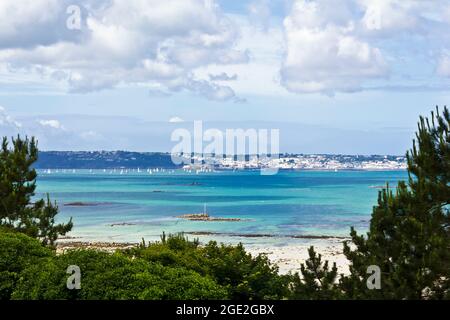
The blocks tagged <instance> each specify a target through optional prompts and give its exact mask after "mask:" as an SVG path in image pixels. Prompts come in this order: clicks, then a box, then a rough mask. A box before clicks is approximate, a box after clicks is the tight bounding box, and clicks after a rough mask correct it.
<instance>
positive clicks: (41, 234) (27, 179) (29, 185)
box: [0, 136, 72, 245]
mask: <svg viewBox="0 0 450 320" xmlns="http://www.w3.org/2000/svg"><path fill="white" fill-rule="evenodd" d="M12 145H13V147H12V148H10V147H9V143H8V139H7V138H6V137H4V138H3V141H2V145H1V149H0V226H3V227H7V228H10V229H14V230H17V231H20V232H23V233H25V234H27V235H30V236H32V237H35V238H38V239H40V240H41V241H42V243H43V244H44V245H53V244H54V241H55V240H56V239H57V238H58V236H59V235H64V234H66V233H67V232H69V231H70V230H71V229H72V219H70V221H69V222H68V223H66V224H55V216H56V214H57V213H58V207H57V206H56V204H52V203H51V202H50V199H49V197H48V196H47V200H44V199H41V200H37V201H35V202H33V201H32V200H33V197H34V196H35V190H36V177H37V173H36V170H35V169H33V168H32V165H33V164H34V162H36V160H37V159H38V148H37V142H36V141H35V139H34V138H31V140H30V139H28V138H27V137H26V138H25V139H21V138H20V136H18V137H17V138H15V139H14V138H13V139H12Z"/></svg>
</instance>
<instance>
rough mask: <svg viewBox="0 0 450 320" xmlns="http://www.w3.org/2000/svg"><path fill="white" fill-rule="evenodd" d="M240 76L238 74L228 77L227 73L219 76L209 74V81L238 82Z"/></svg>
mask: <svg viewBox="0 0 450 320" xmlns="http://www.w3.org/2000/svg"><path fill="white" fill-rule="evenodd" d="M237 78H238V76H237V74H233V75H231V76H230V75H228V74H227V73H225V72H222V73H219V74H209V79H210V80H211V81H232V80H237Z"/></svg>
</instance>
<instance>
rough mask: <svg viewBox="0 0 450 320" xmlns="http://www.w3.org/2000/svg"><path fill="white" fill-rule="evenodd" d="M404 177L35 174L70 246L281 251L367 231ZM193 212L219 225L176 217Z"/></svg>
mask: <svg viewBox="0 0 450 320" xmlns="http://www.w3.org/2000/svg"><path fill="white" fill-rule="evenodd" d="M405 179H407V172H406V171H337V172H335V171H279V172H278V174H275V175H261V174H260V172H259V171H257V170H254V171H251V170H238V171H211V172H198V171H186V170H182V169H176V170H171V169H170V170H169V169H158V170H151V171H150V170H142V169H141V170H139V169H134V170H131V169H128V170H120V169H119V170H111V169H108V170H81V169H78V170H67V169H66V170H38V179H37V190H36V196H35V197H36V198H41V197H45V196H46V194H47V193H48V194H49V195H50V198H51V200H52V201H56V203H57V205H58V207H59V211H60V213H59V214H58V216H57V222H64V221H67V220H68V219H69V218H70V217H72V220H73V223H74V227H73V230H72V231H71V232H70V233H69V234H68V235H67V236H68V237H67V238H68V239H71V240H75V241H89V242H130V243H136V242H140V241H141V240H142V239H144V240H145V241H156V240H158V239H160V236H161V235H162V233H163V232H164V233H165V234H176V233H180V232H183V233H184V234H185V235H186V236H187V237H188V238H191V239H193V238H199V239H200V240H201V241H210V240H216V241H218V242H225V243H237V242H242V243H244V244H258V243H265V244H273V245H285V244H287V243H304V242H305V241H308V239H314V238H319V239H320V238H328V237H336V238H340V237H343V238H345V237H348V236H349V232H350V227H352V226H353V227H355V228H356V230H357V231H359V232H362V233H364V232H366V231H367V229H368V226H369V222H370V217H371V212H372V207H373V206H374V205H376V203H377V197H378V192H379V191H380V190H381V188H382V187H384V186H386V184H387V183H389V185H390V186H393V187H395V185H396V184H397V182H398V181H399V180H405ZM196 213H207V214H208V215H209V216H210V217H214V218H223V219H221V220H222V221H191V220H187V219H183V218H180V216H182V215H186V214H196ZM227 219H230V220H229V221H228V220H227ZM234 219H235V220H234ZM223 220H225V221H223Z"/></svg>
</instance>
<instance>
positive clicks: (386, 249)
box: [342, 108, 450, 299]
mask: <svg viewBox="0 0 450 320" xmlns="http://www.w3.org/2000/svg"><path fill="white" fill-rule="evenodd" d="M449 126H450V116H449V112H448V109H447V108H445V109H444V112H443V113H442V115H441V114H439V111H438V110H437V113H436V114H434V113H432V115H431V120H430V119H426V118H422V117H421V118H420V121H419V126H418V132H417V134H416V137H417V140H416V141H414V144H413V148H412V150H411V151H410V152H408V153H407V159H408V172H409V175H410V176H409V181H408V183H405V182H400V183H399V184H398V186H397V190H396V191H395V192H393V191H392V190H391V189H390V188H386V189H384V190H382V191H381V192H380V194H379V197H378V205H377V206H375V207H374V209H373V213H372V219H371V222H370V230H369V232H368V233H367V236H366V237H363V236H360V235H358V234H357V233H356V232H355V231H354V230H353V229H352V231H351V237H352V242H353V243H354V245H355V246H356V248H355V250H352V249H351V248H350V247H349V245H347V244H346V245H345V248H344V253H345V255H346V256H347V258H348V259H349V260H350V262H351V264H352V266H351V268H350V271H351V276H350V277H347V278H343V279H342V289H343V290H344V291H345V293H346V294H347V296H348V297H349V298H379V299H431V298H443V297H445V296H447V297H448V295H449V291H448V288H449V281H450V229H449V228H450V217H449V202H450V180H449V178H450V134H449ZM369 265H377V266H379V267H380V268H381V272H382V276H381V285H382V287H381V290H368V289H367V287H366V285H365V280H364V279H366V278H367V275H366V270H367V267H368V266H369Z"/></svg>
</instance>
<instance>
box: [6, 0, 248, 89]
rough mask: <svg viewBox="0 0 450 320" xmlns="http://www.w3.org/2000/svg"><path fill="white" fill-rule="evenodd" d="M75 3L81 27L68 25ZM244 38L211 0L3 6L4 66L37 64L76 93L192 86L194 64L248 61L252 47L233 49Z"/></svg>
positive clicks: (43, 0)
mask: <svg viewBox="0 0 450 320" xmlns="http://www.w3.org/2000/svg"><path fill="white" fill-rule="evenodd" d="M69 4H70V5H72V4H75V5H79V6H80V8H81V9H82V11H81V12H82V16H81V18H82V20H81V21H82V25H81V29H80V30H70V29H68V28H66V19H67V18H68V15H67V13H66V9H67V7H68V5H69ZM238 37H239V32H238V29H237V28H236V26H235V25H234V24H233V23H232V22H231V21H230V20H229V19H228V18H227V17H226V16H225V15H224V14H223V13H222V12H221V10H220V8H219V7H218V6H217V4H216V3H215V1H212V0H168V1H163V2H161V1H158V0H149V1H141V0H130V1H120V0H100V1H96V2H95V5H93V4H92V2H87V1H81V0H77V1H68V0H63V1H59V0H36V1H31V0H26V1H15V0H3V1H1V4H0V64H6V65H8V66H9V68H11V69H12V70H16V71H17V70H35V69H36V67H39V69H40V70H41V71H42V73H43V74H48V75H50V76H51V77H52V79H56V80H59V81H65V82H66V84H67V86H68V89H69V91H72V92H89V91H95V90H102V89H108V88H113V87H115V86H118V85H130V84H131V85H132V84H155V83H156V84H159V85H161V86H164V87H167V88H168V87H170V86H171V83H172V82H174V81H175V82H178V83H186V84H189V83H190V82H191V81H195V80H194V79H191V78H192V76H191V74H192V71H193V70H194V69H195V68H198V67H201V66H205V65H208V64H231V63H246V62H247V61H248V59H249V57H248V52H246V51H245V50H236V49H235V48H234V43H235V41H236V39H237V38H238ZM204 81H206V80H204ZM211 86H214V85H211ZM190 87H191V86H186V87H185V89H188V90H189V89H190ZM226 90H228V89H226ZM216 91H223V90H216ZM233 94H234V92H233ZM216 96H217V97H219V96H221V94H218V95H216ZM223 96H227V95H223Z"/></svg>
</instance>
